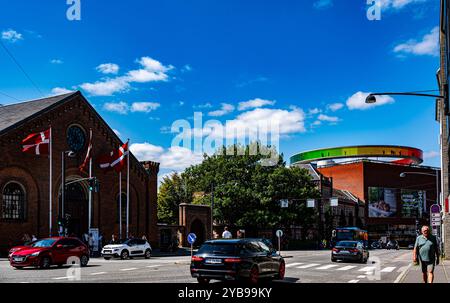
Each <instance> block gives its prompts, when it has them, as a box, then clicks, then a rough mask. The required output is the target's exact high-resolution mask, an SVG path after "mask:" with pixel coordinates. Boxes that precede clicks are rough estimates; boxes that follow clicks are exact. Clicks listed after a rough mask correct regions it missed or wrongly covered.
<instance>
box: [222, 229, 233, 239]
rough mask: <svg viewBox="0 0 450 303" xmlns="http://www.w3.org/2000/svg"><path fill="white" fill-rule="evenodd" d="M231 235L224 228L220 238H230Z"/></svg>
mask: <svg viewBox="0 0 450 303" xmlns="http://www.w3.org/2000/svg"><path fill="white" fill-rule="evenodd" d="M232 237H233V235H232V234H231V233H230V232H229V231H228V230H226V231H224V232H223V233H222V238H224V239H231V238H232Z"/></svg>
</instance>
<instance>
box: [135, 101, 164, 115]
mask: <svg viewBox="0 0 450 303" xmlns="http://www.w3.org/2000/svg"><path fill="white" fill-rule="evenodd" d="M160 105H161V104H159V103H155V102H134V103H133V104H131V111H132V112H143V113H149V112H151V111H152V110H155V109H157V108H158V107H160Z"/></svg>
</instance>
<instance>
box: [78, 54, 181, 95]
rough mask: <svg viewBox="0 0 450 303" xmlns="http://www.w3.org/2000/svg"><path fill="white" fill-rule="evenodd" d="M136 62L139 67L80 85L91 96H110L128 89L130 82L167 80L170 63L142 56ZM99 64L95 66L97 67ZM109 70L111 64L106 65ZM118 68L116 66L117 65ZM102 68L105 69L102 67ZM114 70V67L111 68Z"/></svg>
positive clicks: (170, 67) (171, 67)
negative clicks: (166, 63)
mask: <svg viewBox="0 0 450 303" xmlns="http://www.w3.org/2000/svg"><path fill="white" fill-rule="evenodd" d="M137 62H138V63H139V64H140V65H141V68H140V69H136V70H131V71H129V72H127V73H126V74H125V75H124V76H120V77H116V78H107V79H102V80H101V81H97V82H95V83H83V84H81V85H80V87H81V88H82V89H84V90H86V91H87V92H88V93H90V94H91V95H92V96H111V95H113V94H115V93H120V92H124V91H126V90H128V89H129V88H130V84H131V83H147V82H156V81H168V79H169V75H168V73H167V72H168V71H170V70H171V69H173V68H174V67H173V66H172V65H169V66H165V65H163V64H162V63H161V62H159V61H157V60H155V59H152V58H150V57H142V58H140V59H139V60H137ZM100 66H101V65H99V66H98V67H97V68H99V67H100ZM108 67H109V68H110V69H109V70H111V66H108ZM117 69H118V66H117ZM103 70H107V69H106V68H104V69H103ZM112 70H114V67H113V68H112Z"/></svg>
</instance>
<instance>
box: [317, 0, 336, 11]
mask: <svg viewBox="0 0 450 303" xmlns="http://www.w3.org/2000/svg"><path fill="white" fill-rule="evenodd" d="M313 6H314V8H316V9H327V8H330V7H332V6H333V0H317V1H316V2H314V4H313Z"/></svg>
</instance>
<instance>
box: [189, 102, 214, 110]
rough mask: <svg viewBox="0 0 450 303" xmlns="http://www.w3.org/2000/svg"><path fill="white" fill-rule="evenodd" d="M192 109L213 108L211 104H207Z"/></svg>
mask: <svg viewBox="0 0 450 303" xmlns="http://www.w3.org/2000/svg"><path fill="white" fill-rule="evenodd" d="M192 107H193V108H198V109H202V108H212V107H213V106H212V104H211V103H209V102H207V103H204V104H200V105H194V106H192Z"/></svg>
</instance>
